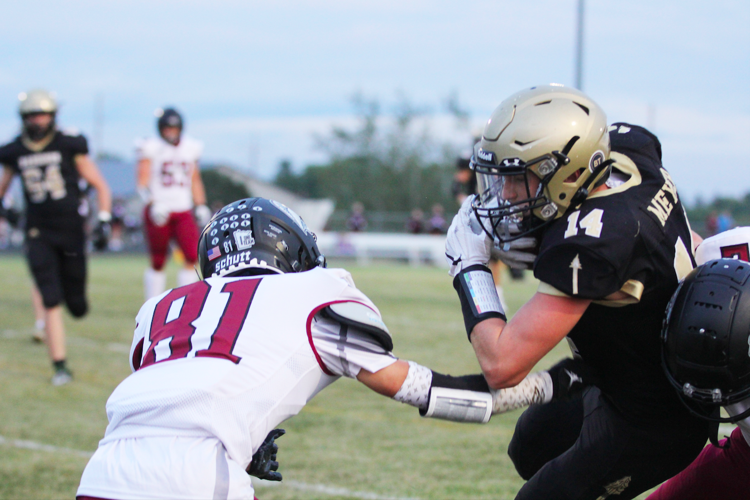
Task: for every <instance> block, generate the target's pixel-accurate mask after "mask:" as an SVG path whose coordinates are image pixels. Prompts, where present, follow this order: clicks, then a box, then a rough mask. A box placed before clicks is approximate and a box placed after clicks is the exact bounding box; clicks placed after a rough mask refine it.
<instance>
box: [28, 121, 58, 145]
mask: <svg viewBox="0 0 750 500" xmlns="http://www.w3.org/2000/svg"><path fill="white" fill-rule="evenodd" d="M27 116H28V115H27ZM54 127H55V120H54V116H53V118H52V121H51V122H50V123H49V125H47V126H46V127H42V126H40V125H37V124H34V123H30V122H29V121H28V120H27V118H26V117H24V118H23V131H24V133H25V134H26V136H27V137H28V138H29V139H31V140H32V141H35V142H36V141H41V140H42V139H44V138H45V137H47V134H49V133H50V132H51V131H52V129H53V128H54Z"/></svg>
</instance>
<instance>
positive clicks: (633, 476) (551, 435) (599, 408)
mask: <svg viewBox="0 0 750 500" xmlns="http://www.w3.org/2000/svg"><path fill="white" fill-rule="evenodd" d="M680 422H682V423H678V422H677V421H675V420H667V421H664V422H663V423H662V422H660V423H658V424H649V425H646V424H641V425H638V426H636V425H633V424H631V423H629V422H628V421H626V420H625V419H623V418H622V416H620V414H619V413H617V412H616V410H615V409H614V408H613V407H612V405H611V404H610V403H608V402H607V401H606V400H605V399H604V398H602V397H601V395H600V392H599V390H598V389H597V388H591V389H589V390H588V391H587V392H586V393H585V395H584V396H583V397H582V398H581V397H579V398H576V399H573V400H569V401H559V402H552V403H549V404H544V405H534V406H531V407H530V408H528V409H527V410H526V411H525V412H524V413H523V414H522V415H521V417H520V418H519V419H518V422H517V424H516V430H515V433H514V435H513V439H512V440H511V443H510V445H509V447H508V454H509V455H510V457H511V460H512V461H513V463H514V464H515V466H516V470H517V471H518V473H519V474H520V475H521V477H523V478H524V479H527V480H528V482H527V483H526V484H525V485H524V486H523V488H521V491H519V493H518V495H517V496H516V500H604V499H607V498H610V499H611V500H626V499H631V498H634V497H636V496H637V495H639V494H640V493H642V492H644V491H646V490H648V489H649V488H652V487H654V486H656V485H658V484H660V483H661V482H663V481H665V480H667V479H669V478H670V477H672V476H674V475H675V474H677V473H678V472H680V471H681V470H682V469H684V468H685V467H687V466H688V465H689V464H690V463H691V462H692V461H693V459H694V458H695V457H696V456H698V454H699V453H700V451H701V450H702V449H703V445H704V444H705V443H706V439H707V438H708V425H707V424H706V423H704V422H702V421H700V420H697V419H691V418H683V419H681V420H680Z"/></svg>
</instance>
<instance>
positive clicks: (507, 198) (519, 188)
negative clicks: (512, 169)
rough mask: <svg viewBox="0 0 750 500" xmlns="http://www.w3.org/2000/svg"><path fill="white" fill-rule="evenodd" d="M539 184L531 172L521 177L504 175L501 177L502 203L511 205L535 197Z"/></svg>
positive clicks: (537, 178)
mask: <svg viewBox="0 0 750 500" xmlns="http://www.w3.org/2000/svg"><path fill="white" fill-rule="evenodd" d="M539 183H540V179H539V177H537V176H536V175H534V174H532V173H531V172H526V174H522V175H505V176H503V177H502V185H503V189H502V191H501V198H502V201H503V202H505V203H510V204H513V203H518V202H519V201H521V200H528V199H529V198H532V197H534V196H535V195H536V192H537V191H538V190H539ZM522 206H523V205H522Z"/></svg>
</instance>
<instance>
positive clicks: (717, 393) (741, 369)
mask: <svg viewBox="0 0 750 500" xmlns="http://www.w3.org/2000/svg"><path fill="white" fill-rule="evenodd" d="M716 259H734V260H735V261H742V262H731V263H727V262H725V261H722V260H716ZM695 260H696V262H697V263H698V264H699V265H702V266H703V267H702V268H700V269H701V271H698V270H696V271H694V272H693V273H692V274H690V275H689V276H688V277H687V278H686V279H685V282H684V283H683V285H682V286H681V287H680V289H678V292H676V293H675V298H674V299H673V302H672V304H671V305H670V307H669V309H668V311H670V312H669V313H668V316H667V322H666V326H665V333H664V335H665V336H666V339H667V340H666V343H665V356H664V360H665V366H666V368H667V370H668V373H669V374H670V378H671V379H672V381H673V384H674V385H675V387H676V388H677V389H678V390H679V392H680V393H681V394H682V396H683V398H685V399H687V400H688V401H690V403H689V404H694V405H695V403H699V404H703V405H704V408H705V402H706V401H705V398H704V396H706V395H708V396H709V399H710V401H711V404H710V405H709V406H708V410H709V411H708V412H707V414H706V415H705V416H706V417H709V418H712V419H714V421H715V422H716V425H717V426H718V421H716V417H715V416H712V415H710V413H712V410H713V411H718V406H720V405H721V406H724V409H725V410H726V412H727V414H728V415H729V417H728V418H725V419H723V421H724V422H727V421H729V422H733V423H737V424H738V426H737V427H735V429H734V430H733V431H732V435H731V436H730V437H729V438H727V439H723V440H721V441H718V440H717V439H716V437H717V436H713V437H712V438H713V439H714V442H716V441H718V443H716V444H717V445H716V446H715V445H714V444H709V445H708V446H706V447H705V448H704V449H703V451H702V452H701V454H700V455H698V458H696V459H695V460H694V461H693V463H692V464H690V466H689V467H688V468H687V469H685V470H684V471H682V472H680V473H679V474H677V475H676V476H675V477H673V478H672V479H670V480H669V481H667V482H665V483H664V484H662V485H661V486H660V487H659V489H658V490H656V492H654V493H653V494H652V495H651V496H649V497H648V499H647V500H702V499H705V498H713V499H717V500H741V499H745V498H747V497H748V496H750V378H749V377H748V376H749V375H750V362H748V357H747V356H748V340H749V338H748V324H747V322H748V317H747V315H746V313H745V312H744V311H746V310H747V307H748V304H750V302H748V299H747V298H746V296H747V294H748V293H750V273H749V272H748V271H747V269H748V266H747V263H748V262H750V227H738V228H735V229H731V230H729V231H725V232H723V233H719V234H717V235H716V236H712V237H710V238H707V239H706V240H704V241H703V243H701V244H700V246H698V249H697V250H696V252H695ZM716 271H718V273H717V272H716ZM717 274H718V276H717ZM727 292H729V293H727ZM706 299H707V300H706ZM726 306H729V307H726ZM706 332H709V333H706ZM691 346H699V347H698V349H694V348H692V347H691ZM717 353H718V354H719V356H716V354H717ZM686 386H687V387H692V390H688V391H686V390H685V387H686ZM707 387H711V388H714V389H712V390H707V389H706V388H707ZM701 388H702V389H701ZM687 393H689V394H687ZM701 400H702V401H701ZM698 408H700V406H698Z"/></svg>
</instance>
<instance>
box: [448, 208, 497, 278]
mask: <svg viewBox="0 0 750 500" xmlns="http://www.w3.org/2000/svg"><path fill="white" fill-rule="evenodd" d="M473 199H474V196H473V195H472V196H468V197H467V198H466V199H465V200H464V202H463V204H462V205H461V209H460V210H459V211H458V213H457V214H456V216H455V217H453V222H452V223H451V226H450V227H449V228H448V238H447V239H446V240H445V257H446V259H447V260H448V263H449V264H450V266H451V267H450V271H449V273H450V275H451V276H456V275H457V274H458V273H460V272H461V270H462V269H464V268H467V267H469V266H473V265H475V264H481V265H484V266H486V265H487V263H488V262H489V261H490V249H491V248H492V240H491V239H490V238H489V237H488V236H487V234H486V233H485V232H484V230H483V229H482V226H481V225H480V224H479V221H478V220H477V216H476V214H475V213H474V209H472V208H471V202H472V200H473Z"/></svg>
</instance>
